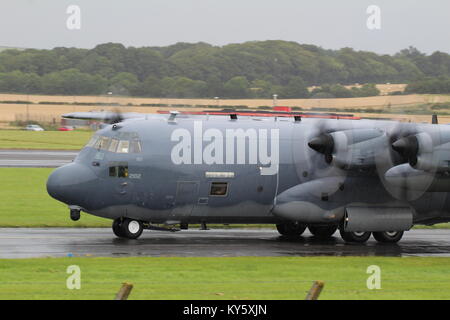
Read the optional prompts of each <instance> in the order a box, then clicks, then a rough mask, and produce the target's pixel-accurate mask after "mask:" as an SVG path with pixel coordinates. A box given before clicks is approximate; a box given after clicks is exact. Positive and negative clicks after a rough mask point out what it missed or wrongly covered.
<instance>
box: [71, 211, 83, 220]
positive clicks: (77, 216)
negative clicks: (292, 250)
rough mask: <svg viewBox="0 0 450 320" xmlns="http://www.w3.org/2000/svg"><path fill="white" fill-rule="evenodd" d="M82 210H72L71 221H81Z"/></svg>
mask: <svg viewBox="0 0 450 320" xmlns="http://www.w3.org/2000/svg"><path fill="white" fill-rule="evenodd" d="M80 216H81V215H80V210H77V209H70V219H71V220H72V221H78V220H80Z"/></svg>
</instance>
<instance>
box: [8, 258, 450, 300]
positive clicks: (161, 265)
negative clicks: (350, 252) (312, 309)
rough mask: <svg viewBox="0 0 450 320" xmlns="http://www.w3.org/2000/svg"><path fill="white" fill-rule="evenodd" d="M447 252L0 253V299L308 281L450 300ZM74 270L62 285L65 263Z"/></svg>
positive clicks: (290, 285)
mask: <svg viewBox="0 0 450 320" xmlns="http://www.w3.org/2000/svg"><path fill="white" fill-rule="evenodd" d="M449 264H450V258H427V259H424V258H382V257H361V258H359V257H352V258H350V257H318V258H315V257H313V258H291V257H276V258H269V257H267V258H264V257H263V258H261V257H258V258H253V257H240V258H60V259H51V258H47V259H27V260H0V270H1V272H0V299H106V300H112V299H113V298H114V295H115V293H116V292H117V291H118V290H119V288H120V286H121V283H122V282H125V281H128V282H131V283H133V284H134V289H133V291H132V293H131V295H130V299H155V300H171V299H192V300H197V299H198V300H210V299H232V300H248V299H275V300H276V299H293V300H303V299H304V298H305V296H306V293H307V291H308V290H309V288H310V287H311V285H312V282H313V281H314V280H323V281H325V288H324V290H323V292H322V294H321V296H320V299H338V300H342V299H368V300H370V299H450V277H449V274H448V266H449ZM70 265H77V266H79V267H80V269H81V289H80V290H68V289H67V288H66V279H67V277H68V276H69V275H68V274H67V273H66V270H67V267H68V266H70ZM370 265H377V266H379V267H380V268H381V289H380V290H368V289H367V286H366V281H367V278H368V277H369V275H368V274H367V273H366V270H367V267H368V266H370Z"/></svg>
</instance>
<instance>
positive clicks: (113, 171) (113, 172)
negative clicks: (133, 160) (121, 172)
mask: <svg viewBox="0 0 450 320" xmlns="http://www.w3.org/2000/svg"><path fill="white" fill-rule="evenodd" d="M109 176H110V177H117V167H109Z"/></svg>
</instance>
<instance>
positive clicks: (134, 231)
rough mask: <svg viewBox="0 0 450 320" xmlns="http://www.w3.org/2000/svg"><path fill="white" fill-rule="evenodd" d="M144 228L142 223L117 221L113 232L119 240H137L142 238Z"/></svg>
mask: <svg viewBox="0 0 450 320" xmlns="http://www.w3.org/2000/svg"><path fill="white" fill-rule="evenodd" d="M143 230H144V227H143V226H142V222H140V221H137V220H132V219H127V218H125V219H116V220H114V222H113V232H114V234H115V235H116V236H118V237H119V238H127V239H137V238H139V237H140V236H141V234H142V231H143Z"/></svg>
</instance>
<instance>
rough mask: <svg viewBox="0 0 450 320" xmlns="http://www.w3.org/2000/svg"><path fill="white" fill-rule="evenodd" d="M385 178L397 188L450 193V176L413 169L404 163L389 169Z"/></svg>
mask: <svg viewBox="0 0 450 320" xmlns="http://www.w3.org/2000/svg"><path fill="white" fill-rule="evenodd" d="M384 177H385V179H386V181H387V182H388V183H389V184H390V185H392V186H394V187H397V188H402V189H405V190H412V191H420V192H450V176H448V175H447V174H440V173H433V172H428V171H423V170H417V169H414V168H412V167H411V166H410V165H409V164H408V163H404V164H401V165H398V166H396V167H393V168H391V169H389V170H388V171H387V172H386V173H385V174H384Z"/></svg>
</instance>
